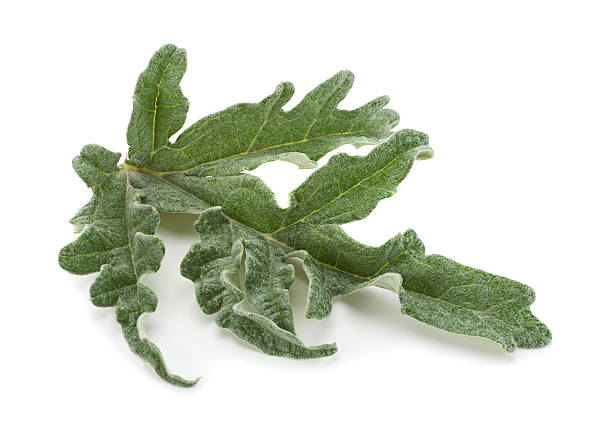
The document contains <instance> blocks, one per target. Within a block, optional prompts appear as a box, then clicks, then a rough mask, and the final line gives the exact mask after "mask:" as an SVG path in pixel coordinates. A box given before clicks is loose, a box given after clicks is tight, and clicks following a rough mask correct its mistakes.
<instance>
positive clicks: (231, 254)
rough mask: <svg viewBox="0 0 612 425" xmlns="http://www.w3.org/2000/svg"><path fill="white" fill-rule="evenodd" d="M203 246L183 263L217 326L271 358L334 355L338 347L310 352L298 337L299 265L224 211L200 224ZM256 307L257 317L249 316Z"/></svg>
mask: <svg viewBox="0 0 612 425" xmlns="http://www.w3.org/2000/svg"><path fill="white" fill-rule="evenodd" d="M194 227H195V229H196V231H197V232H198V233H200V237H201V241H200V242H199V243H198V244H195V245H193V246H192V247H191V249H190V250H189V253H188V254H187V255H186V256H185V258H184V260H183V263H182V264H181V273H182V274H183V275H184V276H185V277H187V278H189V279H191V280H193V281H194V283H195V291H196V298H197V300H198V302H199V304H200V306H201V308H202V310H203V311H204V312H205V313H207V314H213V313H218V314H217V317H216V321H217V324H218V325H219V326H220V327H223V328H227V329H229V330H230V331H231V332H233V333H234V334H235V335H236V336H237V337H239V338H240V339H242V340H244V341H246V342H247V343H249V344H251V345H254V346H255V347H257V348H259V349H260V350H261V351H263V352H264V353H266V354H271V355H275V356H283V357H291V358H296V359H304V358H315V357H323V356H329V355H331V354H333V353H335V352H336V345H335V344H324V345H319V346H315V347H306V346H305V345H304V343H303V342H302V341H300V340H299V339H298V338H297V337H296V336H295V330H294V328H293V314H292V312H291V307H290V305H289V296H288V289H289V286H290V285H291V283H293V277H294V272H293V266H291V265H287V264H283V263H282V258H283V255H285V254H286V253H287V251H286V250H284V249H283V248H282V247H280V246H278V245H277V244H274V243H272V242H271V241H269V240H266V239H265V238H263V237H262V236H261V235H260V234H258V233H257V232H254V231H251V230H249V229H246V228H245V227H243V226H240V225H236V224H235V223H233V222H232V221H230V220H229V219H228V218H227V217H226V216H224V215H223V214H222V212H221V208H219V207H212V208H209V209H207V210H205V211H204V212H203V213H202V214H201V215H200V218H199V219H198V221H197V222H196V223H195V225H194ZM247 299H248V301H250V303H249V304H250V307H252V308H254V309H255V311H256V312H250V311H248V308H249V306H247V301H246V300H247Z"/></svg>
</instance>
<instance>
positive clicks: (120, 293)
mask: <svg viewBox="0 0 612 425" xmlns="http://www.w3.org/2000/svg"><path fill="white" fill-rule="evenodd" d="M120 156H121V154H119V153H114V152H110V151H108V150H106V149H104V148H102V147H100V146H97V145H87V146H85V147H84V148H83V149H82V151H81V154H80V155H79V156H77V157H76V158H75V159H74V161H73V166H74V170H75V171H76V173H77V174H78V175H79V177H81V179H83V181H84V182H85V184H87V186H88V187H89V188H91V190H92V191H93V197H92V199H91V200H90V201H89V202H88V203H87V204H86V205H85V207H83V208H82V209H81V210H80V211H79V212H78V213H77V215H76V216H75V217H74V218H73V219H72V222H73V223H74V225H75V228H76V230H77V231H82V233H81V234H80V235H79V237H78V238H77V239H76V240H75V241H74V242H72V243H70V244H68V245H66V246H65V247H63V248H62V250H61V251H60V254H59V263H60V265H61V266H62V267H63V268H64V269H66V270H68V271H69V272H71V273H75V274H89V273H94V272H97V271H99V272H100V274H99V275H98V277H97V278H96V279H95V281H94V283H93V285H91V288H90V291H89V293H90V297H91V302H92V303H94V305H97V306H99V307H115V311H116V316H117V321H118V322H119V324H120V325H121V328H122V330H123V335H124V336H125V339H126V340H127V342H128V344H129V346H130V348H131V349H132V351H133V352H134V353H136V354H137V355H138V356H140V357H141V358H142V359H144V360H145V361H147V362H148V363H149V364H150V365H151V366H152V367H153V368H154V369H155V371H156V372H157V374H158V375H159V376H160V377H162V378H163V379H165V380H166V381H168V382H170V383H172V384H175V385H179V386H192V385H194V384H195V383H196V382H197V379H196V380H193V381H190V380H186V379H183V378H181V377H180V376H176V375H172V374H170V373H169V372H168V370H167V368H166V366H165V364H164V361H163V359H162V356H161V353H160V352H159V349H158V348H157V347H156V346H155V345H154V344H153V343H152V342H151V341H149V340H148V339H146V338H143V337H142V335H141V333H140V331H139V328H138V321H139V319H140V318H141V317H142V315H143V314H145V313H152V312H153V311H155V308H156V307H157V297H156V296H155V294H154V293H153V291H152V290H151V289H150V288H148V287H147V286H146V285H145V284H144V283H143V276H144V275H145V274H147V273H152V272H156V271H157V270H158V269H159V266H160V264H161V260H162V257H163V256H164V245H163V243H162V241H161V240H160V239H159V238H158V237H156V236H153V234H154V233H155V230H156V229H157V226H158V225H159V214H158V213H157V211H155V208H153V207H151V206H150V205H146V204H143V203H142V194H141V193H140V192H139V191H138V190H137V189H135V188H134V187H133V186H132V185H130V183H129V177H128V172H127V170H126V169H124V168H122V167H121V168H120V167H118V166H117V161H118V160H119V157H120Z"/></svg>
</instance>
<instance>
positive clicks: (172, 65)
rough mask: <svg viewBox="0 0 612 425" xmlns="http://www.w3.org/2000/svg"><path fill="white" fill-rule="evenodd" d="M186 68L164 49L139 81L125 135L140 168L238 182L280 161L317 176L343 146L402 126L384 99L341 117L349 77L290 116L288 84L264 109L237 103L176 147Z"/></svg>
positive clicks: (335, 80)
mask: <svg viewBox="0 0 612 425" xmlns="http://www.w3.org/2000/svg"><path fill="white" fill-rule="evenodd" d="M185 68H186V56H185V51H184V50H183V49H178V48H177V47H176V46H173V45H166V46H163V47H162V48H161V49H160V50H158V51H157V52H156V53H155V54H154V56H153V58H152V59H151V61H150V63H149V66H148V67H147V68H146V70H145V71H144V72H143V73H142V74H141V75H140V78H139V79H138V82H137V84H136V90H135V92H134V109H133V112H132V118H131V120H130V125H129V127H128V143H129V145H130V151H129V156H128V163H130V164H132V165H134V166H135V167H137V168H141V169H145V170H148V171H150V172H154V173H161V174H167V173H170V174H177V173H178V174H180V173H187V174H189V175H197V176H208V175H231V174H236V173H239V172H241V171H243V170H252V169H254V168H256V167H258V166H259V165H261V164H263V163H264V162H269V161H275V160H283V161H289V162H293V163H295V164H297V165H298V166H299V167H302V168H314V167H316V161H317V160H318V159H319V158H321V157H322V156H323V155H325V154H326V153H327V152H329V151H331V150H333V149H335V148H337V147H339V146H342V145H344V144H349V143H352V144H357V145H360V144H371V143H378V142H380V141H381V140H383V139H385V138H387V137H388V136H389V135H390V134H391V132H390V130H391V129H392V128H393V127H394V126H395V125H396V124H397V122H398V120H399V117H398V115H397V113H396V112H395V111H392V110H390V109H384V106H385V105H386V104H387V103H388V102H389V98H388V97H387V96H382V97H379V98H376V99H374V100H372V101H370V102H368V103H366V104H365V105H363V106H361V107H359V108H357V109H355V110H351V111H347V110H341V109H338V108H337V106H338V104H339V103H340V101H341V100H342V99H344V98H345V96H346V95H347V93H348V91H349V90H350V89H351V87H352V85H353V81H354V76H353V74H352V73H351V72H350V71H341V72H338V73H337V74H336V75H334V76H333V77H331V78H330V79H328V80H327V81H325V82H323V83H322V84H321V85H319V86H318V87H316V88H315V89H314V90H312V91H311V92H310V93H308V94H307V95H306V96H305V97H304V99H303V100H302V101H301V102H300V103H299V104H298V105H296V106H295V107H294V108H293V109H291V110H290V111H284V110H283V109H282V107H283V106H284V105H285V104H286V103H287V102H288V101H289V100H290V99H291V97H292V96H293V93H294V87H293V84H291V83H289V82H283V83H280V84H279V85H278V86H277V87H276V90H274V92H273V93H272V94H270V95H269V96H267V97H266V98H265V99H263V100H262V101H261V102H258V103H239V104H236V105H234V106H231V107H229V108H227V109H225V110H223V111H220V112H217V113H214V114H211V115H209V116H207V117H205V118H202V119H201V120H199V121H197V122H196V123H194V124H193V125H192V126H190V127H189V128H187V129H186V130H185V131H184V132H183V133H182V134H180V135H179V137H178V138H177V140H176V142H175V143H171V142H170V140H169V138H170V136H172V135H173V134H174V133H176V132H177V131H178V130H179V129H180V128H181V126H182V125H183V124H184V122H185V118H186V114H187V109H188V101H187V99H186V98H185V97H184V96H183V94H182V92H181V89H180V86H179V83H180V80H181V78H182V77H183V74H184V72H185Z"/></svg>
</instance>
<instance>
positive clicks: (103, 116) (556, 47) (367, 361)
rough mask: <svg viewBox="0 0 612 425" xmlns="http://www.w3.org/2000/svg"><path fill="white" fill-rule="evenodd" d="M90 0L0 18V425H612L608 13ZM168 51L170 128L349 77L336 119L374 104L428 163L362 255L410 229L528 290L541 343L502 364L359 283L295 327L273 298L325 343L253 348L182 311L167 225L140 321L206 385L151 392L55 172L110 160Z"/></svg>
mask: <svg viewBox="0 0 612 425" xmlns="http://www.w3.org/2000/svg"><path fill="white" fill-rule="evenodd" d="M98 4H99V6H93V5H92V2H83V1H80V2H74V3H68V2H57V1H54V2H48V1H45V2H27V1H22V2H10V3H5V4H3V6H2V11H1V13H0V15H1V17H0V21H1V22H0V35H1V37H2V55H1V58H2V59H0V60H1V61H2V66H1V68H0V73H1V77H2V80H1V81H2V100H1V102H0V110H1V114H0V116H1V117H2V118H1V120H2V175H3V179H2V195H3V201H2V206H3V208H2V209H1V212H0V214H1V215H2V221H1V223H2V229H3V230H2V233H1V238H2V243H1V248H0V249H2V270H1V273H2V278H1V279H0V280H1V281H2V292H1V296H0V316H1V317H0V326H1V328H0V329H1V330H2V343H1V344H2V349H1V351H0V356H1V361H2V369H3V370H2V385H1V388H2V391H4V392H5V393H4V394H3V395H2V399H1V400H2V403H1V404H2V408H1V409H0V420H2V422H3V423H6V424H13V423H41V421H44V422H45V423H66V424H72V423H78V424H82V423H86V424H110V423H113V422H114V423H126V422H127V421H133V422H141V423H150V424H153V423H154V424H157V423H181V422H185V423H187V421H189V423H205V424H219V423H238V422H239V421H245V422H244V423H264V422H265V423H285V424H288V423H306V422H312V421H320V422H321V423H366V422H370V423H415V424H423V423H451V422H452V423H471V424H479V423H496V424H506V423H536V421H541V422H542V423H543V422H544V421H546V423H560V422H559V421H572V422H574V421H580V423H604V422H606V418H607V420H609V417H608V413H607V412H608V407H609V406H607V405H606V404H608V403H609V397H610V390H609V383H610V379H611V378H612V376H611V373H610V361H609V356H610V348H611V347H610V341H609V335H610V323H611V320H610V307H609V303H610V298H611V296H612V290H611V283H612V282H611V278H610V264H611V259H612V256H611V254H612V250H611V249H610V241H611V237H612V231H611V225H610V220H611V217H612V214H611V213H612V211H611V208H610V183H611V181H612V180H611V175H610V174H611V173H610V161H611V155H612V148H611V144H612V129H611V128H612V125H611V118H612V83H611V81H612V61H611V51H610V42H611V41H612V26H611V25H610V19H611V17H612V15H611V11H610V10H609V9H608V7H607V6H609V2H605V1H602V2H593V1H584V0H582V1H575V2H565V1H551V2H544V1H533V0H532V1H525V2H522V1H514V2H494V1H482V2H472V1H460V2H455V1H449V2H437V1H423V2H420V3H418V4H417V3H414V2H408V1H398V2H387V1H381V0H377V1H368V2H363V3H361V2H358V1H350V2H333V1H331V0H328V1H325V2H321V3H318V2H315V1H308V2H301V3H300V5H297V3H296V2H290V1H284V2H278V3H269V4H268V3H267V2H262V1H252V2H245V3H234V2H230V1H224V2H220V1H219V2H211V3H210V4H206V2H202V1H199V2H193V3H182V2H178V1H165V2H154V1H147V2H128V1H124V2H120V3H117V4H115V3H113V2H108V1H106V2H99V3H98ZM168 42H172V43H175V44H177V45H178V46H180V47H184V48H186V49H187V50H188V62H189V65H188V69H187V74H186V76H185V78H184V82H183V84H182V87H183V92H184V93H185V95H186V96H187V97H188V98H189V100H190V102H191V105H190V111H189V116H188V120H187V125H189V124H191V123H193V122H195V121H196V120H197V119H199V118H201V117H203V116H204V115H206V114H208V113H211V112H214V111H217V110H220V109H222V108H225V107H227V106H229V105H231V104H234V103H236V102H243V101H259V100H260V99H262V98H263V97H264V96H266V95H268V94H269V93H271V92H272V90H273V89H274V87H275V85H276V84H277V83H278V82H280V81H283V80H289V81H292V82H293V83H294V84H295V86H296V95H295V97H294V99H292V100H291V102H290V104H289V105H288V106H292V105H294V104H295V103H297V101H298V100H299V99H301V97H302V96H303V95H304V94H305V93H306V92H307V91H308V90H310V89H311V88H313V87H314V86H315V85H317V84H318V83H320V82H322V81H323V80H324V79H326V78H328V77H329V76H331V75H333V74H334V73H335V72H337V71H338V70H341V69H347V68H348V69H350V70H352V71H353V72H354V73H355V75H356V81H355V85H354V89H353V90H352V91H351V92H350V94H349V95H348V97H347V99H346V100H345V101H343V103H342V104H341V107H343V108H345V109H349V108H353V107H356V106H358V105H360V104H362V103H364V102H366V101H368V100H370V99H372V98H374V97H376V96H379V95H381V94H388V95H390V96H391V104H390V107H392V108H393V109H395V110H397V111H398V112H399V113H400V115H401V122H400V125H399V126H398V127H397V128H398V129H399V128H414V129H417V130H421V131H424V132H426V133H428V134H429V135H430V142H431V145H432V147H433V148H434V150H435V152H436V155H435V157H434V159H432V160H429V161H422V162H418V163H417V164H416V165H415V167H414V168H413V170H412V172H411V173H410V175H409V176H408V178H407V179H406V180H405V181H404V182H403V183H402V184H401V185H400V187H399V190H398V193H397V195H396V196H394V197H393V198H390V199H387V200H384V201H382V202H381V203H380V204H379V205H378V207H377V209H376V210H375V212H374V213H373V214H372V215H371V216H369V217H368V218H366V219H365V220H363V221H361V222H357V223H352V224H349V225H346V226H344V227H345V229H346V230H347V231H348V232H349V233H350V234H351V235H352V236H354V237H355V238H357V239H359V240H360V241H362V242H365V243H369V244H379V243H382V242H384V241H385V240H386V239H388V238H389V237H391V236H393V235H394V234H395V233H397V232H401V231H404V230H405V229H407V228H414V229H416V231H417V233H418V234H419V236H420V237H421V238H422V239H423V241H424V243H425V245H426V247H427V250H428V252H429V253H439V254H443V255H446V256H449V257H451V258H453V259H455V260H457V261H460V262H462V263H464V264H469V265H472V266H475V267H480V268H483V269H485V270H487V271H490V272H494V273H498V274H502V275H506V276H509V277H511V278H514V279H516V280H519V281H522V282H525V283H527V284H529V285H531V286H532V287H534V288H535V289H536V292H537V300H536V302H535V304H534V305H533V311H534V313H535V314H536V315H537V316H538V317H540V318H541V319H542V320H543V321H544V322H545V323H546V324H547V325H549V327H550V328H551V330H552V333H553V341H552V344H551V345H550V346H549V347H547V348H545V349H540V350H521V349H519V350H517V351H516V352H515V353H513V354H507V353H504V352H503V351H502V350H501V349H500V348H499V347H498V346H497V345H496V344H495V343H493V342H491V341H488V340H484V339H480V338H474V337H466V336H459V335H451V334H448V333H446V332H444V331H440V330H437V329H434V328H431V327H429V326H426V325H424V324H421V323H419V322H417V321H415V320H413V319H411V318H409V317H406V316H401V315H400V313H399V304H398V301H397V299H396V297H395V296H394V295H393V294H391V293H386V292H384V291H383V290H380V289H375V288H371V289H367V290H364V291H363V292H361V293H357V294H354V295H350V296H346V297H343V298H341V299H336V300H335V302H334V311H333V313H332V316H331V317H330V318H328V319H327V320H324V321H322V322H317V321H306V320H305V319H303V311H304V303H305V301H304V300H305V295H306V290H307V286H306V283H305V282H304V280H303V279H302V280H300V281H298V282H297V283H296V284H295V285H294V286H293V288H292V290H291V297H292V302H293V303H294V305H295V316H296V324H297V330H298V335H299V336H301V337H302V338H303V340H304V341H305V342H306V343H308V344H316V343H326V342H332V341H336V342H337V343H338V346H339V352H338V354H337V355H335V356H333V357H332V358H327V359H321V360H313V361H295V360H288V359H280V358H273V357H267V356H265V355H263V354H261V353H259V352H257V351H256V350H254V349H252V348H250V347H248V346H246V345H245V344H243V343H242V342H240V341H239V340H237V339H236V338H234V337H233V336H232V335H230V334H229V333H228V332H227V331H225V330H223V329H219V328H217V327H216V326H215V324H214V322H213V318H211V317H208V316H205V315H204V314H202V313H201V312H200V310H199V308H198V306H197V304H196V302H195V299H194V297H193V291H192V286H191V282H189V281H188V280H186V279H185V278H183V277H181V276H180V274H179V271H178V265H179V263H180V259H181V258H182V256H183V255H184V253H185V252H186V250H187V248H188V246H189V245H190V244H191V243H193V242H194V241H195V240H196V237H195V233H194V232H193V231H192V230H191V222H192V221H193V219H194V217H192V216H179V217H176V216H168V215H164V216H163V217H162V224H161V227H160V229H159V235H160V236H161V237H162V238H163V240H164V241H165V244H166V252H167V255H166V257H165V259H164V261H163V263H162V268H161V270H160V272H159V273H158V274H157V275H155V276H152V277H150V278H148V279H147V282H148V283H149V284H150V285H151V287H153V288H154V290H155V291H156V292H157V294H158V296H159V300H160V301H159V307H158V311H157V312H156V313H155V314H153V315H151V316H150V317H147V319H146V321H145V328H146V331H147V335H148V336H149V337H150V338H151V339H152V340H153V341H154V342H155V343H157V344H158V345H159V347H160V348H161V350H162V352H163V353H164V355H165V358H166V361H167V363H168V365H169V367H170V368H171V369H172V371H174V372H176V373H179V374H181V375H183V376H185V377H188V378H191V377H195V376H202V377H203V380H202V381H201V382H200V383H199V384H198V385H197V386H196V387H195V388H192V389H180V388H174V387H172V386H170V385H168V384H166V383H164V382H162V381H161V380H160V379H158V378H157V377H156V376H155V374H154V373H153V372H152V371H151V369H150V368H149V367H148V366H147V365H145V364H144V363H143V362H142V361H141V360H139V359H138V358H137V357H136V356H134V355H133V354H131V353H130V351H129V349H128V347H127V345H126V344H125V343H124V341H123V339H122V335H121V332H120V330H119V327H118V325H117V324H116V323H115V321H114V317H113V312H112V310H111V309H99V308H96V307H94V306H93V305H91V304H90V303H89V301H88V286H89V284H90V283H91V282H92V281H93V278H94V276H72V275H69V274H68V273H66V272H64V271H63V270H61V269H60V268H59V266H58V265H57V253H58V250H59V249H60V248H61V247H62V246H63V245H64V244H66V243H68V242H70V241H71V240H72V239H73V238H74V235H73V231H72V226H71V225H70V224H69V223H68V219H69V218H70V217H71V216H72V215H73V214H74V212H76V211H77V209H78V208H79V207H80V206H81V205H83V204H84V203H85V202H86V201H87V200H88V199H89V196H90V194H89V192H88V190H87V189H86V187H85V185H84V184H83V183H82V182H81V181H80V180H79V178H78V177H77V176H76V175H75V174H74V173H73V172H72V170H71V167H70V161H71V159H72V157H73V156H74V155H76V154H77V153H78V152H79V150H80V148H81V146H82V145H84V144H86V143H98V144H101V145H103V146H105V147H106V148H108V149H111V150H113V151H121V152H125V151H126V142H125V131H126V127H127V122H128V119H129V116H130V111H131V95H132V92H133V88H134V84H135V82H136V78H137V76H138V74H139V72H140V71H141V70H142V69H144V67H145V66H146V64H147V61H148V59H149V57H150V56H151V54H152V53H153V52H154V51H155V50H156V49H157V48H158V47H159V46H161V45H162V44H164V43H168ZM344 150H345V151H347V152H351V153H353V152H355V151H354V150H351V149H349V148H347V149H344ZM365 152H367V149H362V150H360V151H358V152H357V153H358V154H364V153H365ZM328 157H329V156H326V157H325V158H324V160H323V161H321V163H324V162H325V161H326V160H327V158H328ZM255 174H257V175H259V176H262V177H263V178H264V179H265V181H266V182H268V183H269V184H270V185H271V186H272V187H273V188H274V190H275V191H276V192H277V194H278V199H279V202H280V203H281V204H286V203H287V193H288V192H289V191H290V190H291V189H292V188H293V187H295V186H297V185H298V184H299V183H300V182H301V181H302V180H303V179H304V178H305V177H306V176H307V175H308V174H309V171H306V170H298V169H296V167H295V166H293V165H291V164H285V163H272V164H267V165H265V166H262V167H261V168H260V169H258V170H256V171H255ZM246 421H248V422H246ZM608 423H609V422H608Z"/></svg>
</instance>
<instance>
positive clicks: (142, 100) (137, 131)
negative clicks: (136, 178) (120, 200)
mask: <svg viewBox="0 0 612 425" xmlns="http://www.w3.org/2000/svg"><path fill="white" fill-rule="evenodd" d="M186 68H187V55H186V53H185V50H184V49H179V48H177V47H176V46H173V45H172V44H167V45H165V46H163V47H161V48H160V49H159V50H158V51H157V52H155V54H154V55H153V57H152V58H151V61H150V62H149V66H147V69H145V70H144V71H143V72H142V74H140V77H138V81H137V82H136V89H135V90H134V97H133V102H134V108H133V109H132V118H131V119H130V124H129V125H128V130H127V141H128V145H129V146H130V149H129V153H128V155H129V158H130V162H131V163H132V164H134V165H136V166H137V167H144V166H145V165H147V164H148V163H149V162H150V161H151V160H152V159H153V157H154V156H155V153H156V152H158V151H159V150H160V149H162V148H164V147H166V146H167V145H168V144H169V143H170V140H169V138H170V137H171V136H172V135H173V134H175V133H176V132H177V131H179V130H180V129H181V127H182V126H183V124H184V123H185V119H186V118H187V110H188V109H189V101H188V100H187V98H186V97H185V96H183V93H182V92H181V88H180V86H179V83H180V82H181V79H182V78H183V74H185V69H186Z"/></svg>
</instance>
